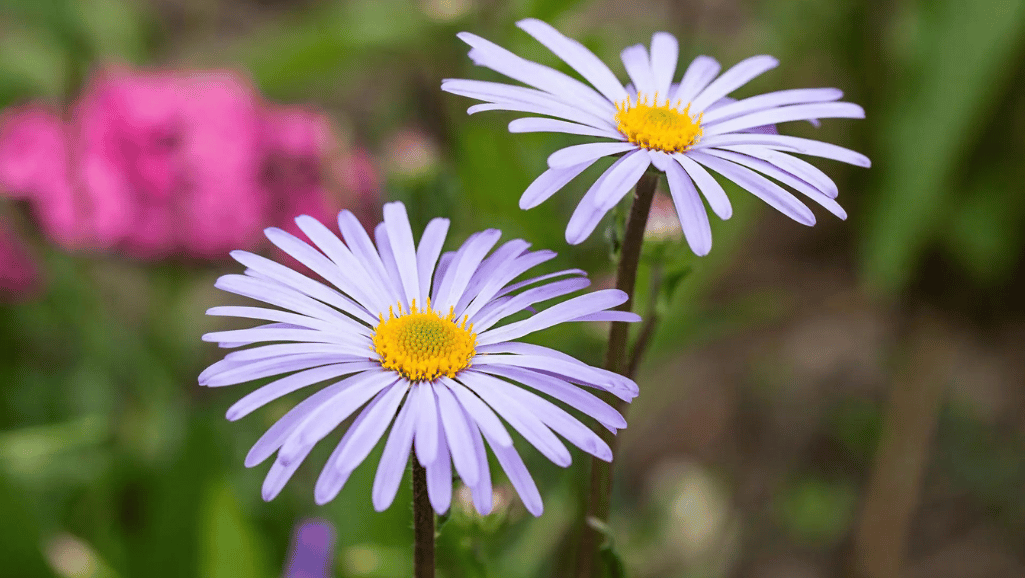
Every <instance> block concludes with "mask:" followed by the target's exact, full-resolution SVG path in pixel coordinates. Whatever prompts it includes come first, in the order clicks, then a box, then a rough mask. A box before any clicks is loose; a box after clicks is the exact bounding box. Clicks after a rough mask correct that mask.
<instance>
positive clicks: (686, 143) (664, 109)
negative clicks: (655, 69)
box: [616, 92, 703, 153]
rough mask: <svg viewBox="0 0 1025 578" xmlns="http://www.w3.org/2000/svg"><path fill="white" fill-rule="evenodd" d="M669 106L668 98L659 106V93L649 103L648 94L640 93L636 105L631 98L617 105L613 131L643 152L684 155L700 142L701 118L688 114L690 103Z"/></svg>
mask: <svg viewBox="0 0 1025 578" xmlns="http://www.w3.org/2000/svg"><path fill="white" fill-rule="evenodd" d="M681 105H683V102H682V101H680V100H677V101H676V103H675V104H670V103H669V101H668V99H667V100H666V101H665V102H664V103H662V104H659V98H658V92H656V93H655V96H654V98H653V99H652V100H651V103H649V102H648V97H647V95H644V94H640V95H638V96H637V99H636V102H635V101H632V100H631V99H630V97H627V98H626V100H623V101H621V102H617V103H616V123H617V125H616V128H617V129H619V132H621V133H623V136H625V137H626V138H627V140H629V141H630V142H632V143H634V144H636V145H638V146H641V147H643V148H646V149H655V150H660V151H663V152H667V153H679V152H683V151H685V150H687V149H689V148H690V147H692V146H694V145H695V144H697V142H698V141H699V140H701V135H702V130H701V117H702V116H703V115H698V118H697V119H694V118H693V117H692V116H691V115H690V104H687V106H686V107H684V108H683V109H681V108H680V106H681Z"/></svg>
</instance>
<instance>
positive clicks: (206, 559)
mask: <svg viewBox="0 0 1025 578" xmlns="http://www.w3.org/2000/svg"><path fill="white" fill-rule="evenodd" d="M200 524H201V528H200V535H199V538H200V549H199V555H200V560H199V568H200V571H201V574H200V575H201V576H204V577H208V578H250V577H252V578H261V577H267V578H271V577H272V576H275V575H276V572H275V571H273V570H271V567H270V565H269V563H268V561H267V559H266V555H265V552H266V550H265V549H264V548H262V547H261V544H260V536H259V534H258V533H257V530H256V528H254V527H253V524H252V522H250V520H249V519H248V518H247V517H246V516H245V514H244V513H243V512H242V508H241V506H240V504H239V501H238V499H237V498H236V497H235V495H234V494H233V493H232V489H231V487H230V486H229V485H228V484H227V482H225V481H223V480H220V481H216V482H212V483H211V484H209V485H208V486H207V488H206V491H205V496H204V499H203V506H202V509H201V513H200Z"/></svg>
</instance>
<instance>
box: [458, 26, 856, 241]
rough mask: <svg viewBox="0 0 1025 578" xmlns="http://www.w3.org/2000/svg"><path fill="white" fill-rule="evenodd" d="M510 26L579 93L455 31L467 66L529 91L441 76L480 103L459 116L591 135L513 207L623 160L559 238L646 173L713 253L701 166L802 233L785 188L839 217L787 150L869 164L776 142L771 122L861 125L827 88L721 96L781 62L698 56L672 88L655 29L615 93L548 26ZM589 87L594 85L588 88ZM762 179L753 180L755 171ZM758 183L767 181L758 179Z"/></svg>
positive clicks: (594, 61) (836, 151)
mask: <svg viewBox="0 0 1025 578" xmlns="http://www.w3.org/2000/svg"><path fill="white" fill-rule="evenodd" d="M517 25H518V26H519V27H520V28H521V29H523V30H524V31H526V32H527V33H528V34H530V35H531V36H533V37H534V38H535V39H536V40H537V41H538V42H540V43H541V44H543V45H544V46H545V47H547V48H548V49H549V50H551V51H552V52H553V53H554V54H555V55H556V56H558V57H559V58H561V59H562V60H563V61H565V62H566V64H568V65H569V66H570V67H571V68H573V69H574V70H575V71H576V72H577V73H579V74H580V76H581V77H582V78H584V79H585V80H586V81H587V82H589V83H590V84H591V86H588V85H587V84H584V83H583V82H580V81H579V80H577V79H575V78H572V77H570V76H568V75H566V74H563V73H562V72H559V71H557V70H555V69H552V68H550V67H547V66H544V65H541V64H538V63H536V62H532V61H530V60H526V59H524V58H521V57H519V56H517V55H515V54H513V53H512V52H509V51H508V50H506V49H504V48H502V47H500V46H498V45H496V44H494V43H492V42H489V41H487V40H485V39H483V38H481V37H479V36H477V35H474V34H470V33H469V32H463V33H460V34H459V38H460V39H462V40H463V41H464V42H466V43H467V44H469V45H470V47H471V50H470V54H469V56H470V58H471V59H472V60H473V62H474V63H475V64H477V65H479V66H484V67H486V68H490V69H492V70H494V71H496V72H499V73H501V74H503V75H505V76H507V77H509V78H511V79H513V80H516V81H519V82H521V83H523V84H525V85H528V86H529V87H530V88H527V87H523V86H513V85H508V84H502V83H497V82H484V81H479V80H464V79H447V80H444V81H442V85H441V88H442V90H445V91H447V92H451V93H454V94H459V95H462V96H467V97H470V98H473V99H476V100H480V101H484V102H485V104H478V105H474V106H472V107H470V108H469V110H468V112H469V113H470V114H473V113H475V112H480V111H484V110H508V111H514V112H523V113H529V114H535V115H543V116H532V117H526V118H520V119H516V120H514V121H512V122H511V123H509V130H510V132H558V133H567V134H575V135H583V136H589V137H597V138H600V139H608V141H607V142H590V143H585V144H579V145H574V146H570V147H566V148H564V149H561V150H559V151H556V152H555V153H553V154H552V155H551V156H549V157H548V167H549V168H548V170H547V171H545V172H544V173H542V174H541V175H540V176H539V177H538V178H537V179H536V180H535V181H534V182H533V183H532V184H531V185H530V186H529V187H527V190H526V191H525V192H524V193H523V196H522V197H520V207H521V208H523V209H529V208H532V207H535V206H537V205H538V204H540V203H542V202H543V201H545V200H546V199H548V198H549V197H551V196H552V195H553V194H555V193H556V192H558V191H559V190H560V189H561V188H562V187H564V186H565V185H566V184H567V183H569V182H570V181H571V180H573V179H574V178H575V177H576V176H577V175H579V174H580V173H582V172H583V171H584V169H586V168H588V167H589V166H591V165H592V164H594V162H595V161H597V160H598V159H599V158H602V157H607V156H612V155H621V156H620V158H619V159H618V160H616V162H615V163H613V164H612V166H611V167H609V169H608V170H606V171H605V172H604V174H602V175H601V177H599V178H598V180H596V181H595V182H594V184H593V185H592V186H591V187H590V189H589V190H588V191H587V193H586V194H585V195H584V197H583V199H582V200H581V201H580V204H579V205H577V208H576V211H575V212H574V213H573V216H572V217H571V218H570V221H569V225H568V226H567V228H566V241H568V242H569V243H571V244H577V243H581V242H583V241H584V240H585V239H587V237H588V236H590V234H591V233H592V232H593V231H594V229H595V227H597V225H598V222H599V221H600V220H601V219H602V217H603V216H604V215H605V214H606V213H607V212H608V211H609V210H610V209H612V207H614V206H615V205H616V204H617V203H618V202H619V201H620V199H622V198H623V197H624V196H625V195H626V194H627V193H628V192H629V191H630V189H631V188H632V187H633V186H634V185H635V184H636V183H637V181H638V180H639V179H640V178H641V175H643V174H644V172H645V171H647V170H648V168H649V166H654V167H655V168H656V169H657V170H659V171H663V172H665V173H666V177H667V178H668V180H669V188H670V192H671V195H672V197H673V201H674V203H675V205H676V212H677V214H678V216H679V218H680V224H681V225H682V226H683V232H684V235H685V237H686V238H687V242H688V243H689V244H690V247H691V249H693V251H694V252H695V253H696V254H698V255H706V254H707V253H708V252H709V251H710V250H711V248H712V231H711V228H710V226H709V222H708V213H707V212H706V210H705V205H704V202H703V201H702V199H701V196H699V194H698V191H700V192H701V195H703V196H704V199H705V201H707V203H708V205H709V206H710V207H711V208H712V211H713V212H714V213H715V214H716V215H718V216H719V218H721V219H728V218H730V216H731V215H732V214H733V209H732V207H731V205H730V200H729V199H728V198H727V196H726V193H725V192H724V191H723V188H722V186H720V185H719V183H718V182H716V180H715V178H714V177H712V175H711V174H710V173H709V169H711V170H712V171H714V172H716V173H719V174H720V175H722V176H723V177H725V178H727V179H729V180H730V181H733V182H735V183H736V184H737V185H739V186H741V187H742V188H744V189H746V190H747V191H749V192H750V193H752V194H753V195H755V196H757V197H759V198H761V199H762V200H764V201H765V202H767V203H768V204H769V205H771V206H772V207H773V208H775V209H777V210H778V211H780V212H781V213H783V214H784V215H787V216H788V217H790V218H792V219H794V220H795V221H797V222H799V223H802V224H804V225H809V226H810V225H813V224H815V216H814V215H813V214H812V212H811V210H809V209H808V207H807V206H806V205H805V204H804V203H803V202H801V201H800V200H798V199H797V197H795V196H794V195H793V194H791V193H790V192H789V191H787V190H786V189H784V188H783V187H781V186H779V184H777V183H775V182H773V181H772V180H769V179H774V180H776V181H778V182H779V183H781V184H783V185H786V186H788V187H791V188H793V189H794V190H796V191H797V192H799V193H801V194H802V195H804V196H806V197H807V198H809V199H811V200H812V201H814V202H816V203H818V204H819V205H822V206H823V207H825V208H826V210H828V211H829V212H831V213H833V214H834V215H836V216H838V217H840V218H841V219H845V218H846V217H847V214H846V213H845V212H844V210H843V209H842V208H841V207H840V205H838V204H837V203H836V201H835V200H834V199H835V198H836V196H837V187H836V185H835V184H834V183H833V181H832V180H831V179H830V178H829V177H828V176H826V174H825V173H823V172H822V171H821V170H819V169H818V168H816V167H815V166H813V165H811V164H809V163H808V162H806V161H804V160H802V159H799V158H797V157H795V156H793V155H792V154H791V153H796V154H801V155H811V156H817V157H823V158H829V159H835V160H839V161H842V162H846V163H850V164H854V165H858V166H864V167H867V166H869V164H870V162H869V160H868V158H867V157H865V156H864V155H862V154H859V153H856V152H854V151H850V150H847V149H845V148H841V147H838V146H836V145H832V144H828V143H823V142H818V141H814V140H809V139H804V138H797V137H793V136H782V135H779V134H776V130H775V125H776V124H778V123H783V122H788V121H795V120H807V121H811V122H812V123H813V124H817V123H818V121H817V119H819V118H864V116H865V113H864V111H863V110H862V108H861V107H860V106H858V105H856V104H852V103H849V102H836V101H838V100H839V99H840V98H841V97H842V96H843V93H842V92H841V91H839V90H837V89H835V88H808V89H798V90H781V91H777V92H770V93H766V94H760V95H758V96H752V97H750V98H745V99H742V100H734V99H732V98H729V97H728V95H729V94H730V93H732V92H733V91H735V90H737V89H738V88H740V87H741V86H743V85H745V84H747V83H748V82H749V81H751V80H752V79H753V78H755V77H756V76H758V75H760V74H762V73H763V72H765V71H767V70H770V69H772V68H775V67H776V66H777V65H778V64H779V61H777V60H776V59H775V58H773V57H771V56H754V57H751V58H748V59H747V60H744V61H742V62H740V63H738V64H737V65H735V66H734V67H733V68H730V69H729V70H727V71H726V72H724V73H723V74H722V75H719V70H720V68H721V67H720V65H719V63H718V62H716V61H715V59H713V58H710V57H708V56H699V57H697V58H695V59H694V61H693V62H691V64H690V66H689V67H687V71H686V72H685V73H684V74H683V77H682V79H681V80H680V81H679V82H675V83H674V82H673V78H674V77H675V75H676V64H677V59H678V57H679V47H678V44H677V42H676V38H674V37H673V36H672V35H671V34H667V33H665V32H658V33H656V34H655V35H654V36H653V37H652V39H651V50H650V51H649V50H648V49H646V48H645V47H644V46H643V45H640V44H637V45H634V46H630V47H628V48H626V49H625V50H623V52H622V54H621V57H622V60H623V64H624V65H625V67H626V71H627V74H628V75H629V76H630V80H631V81H632V84H628V85H626V86H623V85H622V84H621V83H620V82H619V80H617V79H616V76H615V75H614V74H613V73H612V71H611V70H609V68H608V66H606V65H605V64H604V63H602V62H601V61H600V60H599V59H598V57H596V56H595V55H594V54H593V53H592V52H591V51H590V50H588V49H587V48H586V47H584V45H582V44H580V43H579V42H577V41H575V40H572V39H570V38H567V37H566V36H563V35H562V34H561V33H560V32H559V31H557V30H556V29H555V28H553V27H552V26H551V25H549V24H547V23H545V22H542V21H540V20H536V19H533V18H528V19H526V20H521V21H520V22H518V23H517ZM592 86H593V88H592ZM759 173H760V174H759ZM766 177H768V178H766Z"/></svg>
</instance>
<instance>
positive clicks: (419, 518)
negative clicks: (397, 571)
mask: <svg viewBox="0 0 1025 578" xmlns="http://www.w3.org/2000/svg"><path fill="white" fill-rule="evenodd" d="M413 578H434V508H433V507H432V506H431V500H430V498H429V497H428V495H427V469H426V468H424V467H423V466H421V465H420V462H419V461H418V460H417V459H416V456H415V455H414V456H413Z"/></svg>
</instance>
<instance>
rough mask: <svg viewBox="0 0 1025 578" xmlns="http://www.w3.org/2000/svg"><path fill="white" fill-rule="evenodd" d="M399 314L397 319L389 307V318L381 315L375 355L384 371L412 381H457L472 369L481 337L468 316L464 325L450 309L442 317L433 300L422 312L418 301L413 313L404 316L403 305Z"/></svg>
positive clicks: (375, 329)
mask: <svg viewBox="0 0 1025 578" xmlns="http://www.w3.org/2000/svg"><path fill="white" fill-rule="evenodd" d="M398 310H399V313H398V315H395V311H394V308H393V307H389V308H388V318H387V319H385V317H384V315H383V314H382V315H380V319H381V322H380V323H378V324H377V327H376V328H374V338H373V340H374V351H376V352H377V355H378V356H379V357H380V361H381V366H382V367H384V368H385V369H391V370H394V371H397V372H399V373H400V374H402V376H403V377H405V378H406V379H408V380H410V381H431V380H434V379H437V378H438V377H439V376H441V375H447V376H448V377H454V376H455V374H456V373H457V372H458V371H460V370H462V369H465V368H467V367H469V366H470V360H471V359H473V356H474V354H475V353H476V351H475V349H474V347H475V346H476V345H477V334H476V333H474V332H473V324H472V323H470V324H469V325H467V323H466V321H467V318H466V316H465V315H464V316H463V320H462V322H461V323H460V322H459V320H458V319H456V318H455V313H454V312H453V308H452V307H449V310H448V315H445V316H442V315H441V313H438V312H437V311H434V310H433V309H431V301H430V299H428V300H427V307H424V308H422V309H418V308H417V306H416V300H414V301H413V310H412V311H409V312H406V313H403V311H402V305H401V304H399V307H398Z"/></svg>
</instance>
